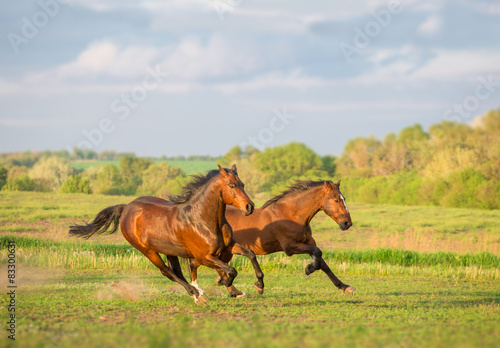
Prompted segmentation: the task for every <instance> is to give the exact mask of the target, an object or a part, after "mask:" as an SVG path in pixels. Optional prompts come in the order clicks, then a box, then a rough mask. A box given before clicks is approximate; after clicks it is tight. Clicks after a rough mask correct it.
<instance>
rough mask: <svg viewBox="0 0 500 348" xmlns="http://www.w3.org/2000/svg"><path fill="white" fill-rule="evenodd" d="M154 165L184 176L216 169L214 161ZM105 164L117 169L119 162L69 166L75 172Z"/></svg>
mask: <svg viewBox="0 0 500 348" xmlns="http://www.w3.org/2000/svg"><path fill="white" fill-rule="evenodd" d="M154 162H155V163H160V162H167V163H168V165H170V166H174V167H179V168H181V169H182V170H184V172H185V173H186V174H194V173H197V172H207V171H209V170H212V169H216V168H217V162H216V161H163V160H155V161H154ZM107 164H113V165H115V166H116V167H119V164H120V161H118V160H117V161H73V162H71V165H72V166H73V168H75V169H76V170H85V169H87V168H89V167H94V166H102V165H107Z"/></svg>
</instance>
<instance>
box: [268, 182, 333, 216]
mask: <svg viewBox="0 0 500 348" xmlns="http://www.w3.org/2000/svg"><path fill="white" fill-rule="evenodd" d="M324 184H325V181H324V180H318V181H313V180H296V181H295V182H294V183H292V184H291V185H290V186H288V190H286V191H283V192H282V193H280V194H279V195H277V196H276V197H273V198H271V199H270V200H268V201H267V202H266V203H264V205H263V206H262V209H265V208H267V207H268V206H270V205H271V204H274V203H276V202H277V201H279V200H280V199H282V198H283V197H285V196H288V195H291V194H293V193H299V192H304V191H306V190H308V189H310V188H312V187H317V186H321V185H324Z"/></svg>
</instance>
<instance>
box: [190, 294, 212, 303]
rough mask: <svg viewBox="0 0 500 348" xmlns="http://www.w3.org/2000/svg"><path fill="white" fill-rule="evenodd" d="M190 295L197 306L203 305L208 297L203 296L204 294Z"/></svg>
mask: <svg viewBox="0 0 500 348" xmlns="http://www.w3.org/2000/svg"><path fill="white" fill-rule="evenodd" d="M191 297H192V298H193V300H194V303H195V304H196V305H197V306H201V305H204V304H206V303H207V302H208V298H207V297H205V296H203V295H202V296H198V297H196V296H194V295H193V296H191Z"/></svg>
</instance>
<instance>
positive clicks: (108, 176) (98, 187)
mask: <svg viewBox="0 0 500 348" xmlns="http://www.w3.org/2000/svg"><path fill="white" fill-rule="evenodd" d="M121 184H122V178H121V175H120V171H119V170H118V168H116V167H115V166H114V165H112V164H108V165H106V166H104V167H103V168H102V170H101V171H100V172H99V173H98V174H97V178H96V180H95V181H94V182H93V183H92V191H94V192H95V193H101V194H105V195H119V194H123V189H122V186H121Z"/></svg>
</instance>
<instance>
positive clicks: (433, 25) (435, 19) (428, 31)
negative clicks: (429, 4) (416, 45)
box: [417, 15, 442, 36]
mask: <svg viewBox="0 0 500 348" xmlns="http://www.w3.org/2000/svg"><path fill="white" fill-rule="evenodd" d="M441 26H442V19H441V17H439V16H437V15H430V16H429V17H427V19H426V20H425V22H423V23H422V24H421V25H420V26H419V27H418V29H417V31H418V33H419V34H421V35H424V36H433V35H436V34H437V33H439V32H440V31H441Z"/></svg>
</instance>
